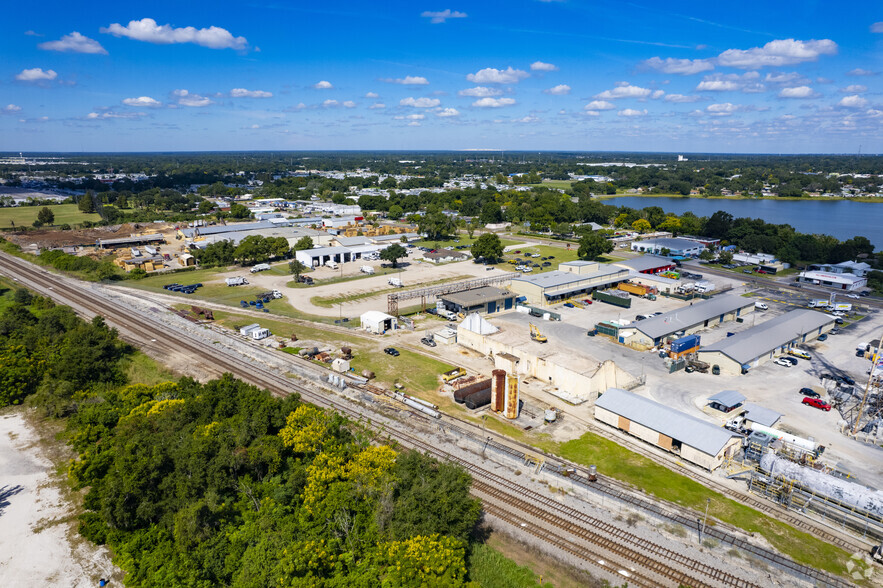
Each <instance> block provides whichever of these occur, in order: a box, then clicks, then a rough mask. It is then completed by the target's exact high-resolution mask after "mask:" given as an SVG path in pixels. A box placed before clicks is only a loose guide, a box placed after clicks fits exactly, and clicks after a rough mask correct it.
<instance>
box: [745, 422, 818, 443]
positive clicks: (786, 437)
mask: <svg viewBox="0 0 883 588" xmlns="http://www.w3.org/2000/svg"><path fill="white" fill-rule="evenodd" d="M748 420H751V419H750V418H749V419H748ZM748 428H750V429H751V430H752V431H758V432H760V433H766V434H767V435H769V436H770V437H773V438H774V439H781V440H782V441H784V442H785V443H790V444H791V445H796V446H797V447H800V448H802V449H806V450H807V451H815V450H816V449H818V447H819V444H818V443H816V442H815V441H810V440H809V439H804V438H803V437H796V436H794V435H792V434H791V433H786V432H784V431H780V430H778V429H773V428H772V427H765V426H763V425H759V424H757V423H755V422H752V423H751V424H750V425H749V427H748Z"/></svg>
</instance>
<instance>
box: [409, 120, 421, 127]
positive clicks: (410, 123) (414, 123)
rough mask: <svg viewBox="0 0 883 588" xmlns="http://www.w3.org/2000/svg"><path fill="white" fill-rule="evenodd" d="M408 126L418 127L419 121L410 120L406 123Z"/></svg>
mask: <svg viewBox="0 0 883 588" xmlns="http://www.w3.org/2000/svg"><path fill="white" fill-rule="evenodd" d="M408 126H409V127H419V126H420V123H419V122H417V121H416V120H415V121H411V122H409V123H408Z"/></svg>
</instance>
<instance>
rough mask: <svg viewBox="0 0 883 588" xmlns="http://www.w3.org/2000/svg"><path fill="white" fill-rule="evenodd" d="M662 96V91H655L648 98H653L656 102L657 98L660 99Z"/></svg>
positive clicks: (663, 93)
mask: <svg viewBox="0 0 883 588" xmlns="http://www.w3.org/2000/svg"><path fill="white" fill-rule="evenodd" d="M663 96H665V92H664V91H662V90H655V91H654V92H653V93H652V94H651V95H650V97H651V98H653V99H654V100H656V99H657V98H662V97H663Z"/></svg>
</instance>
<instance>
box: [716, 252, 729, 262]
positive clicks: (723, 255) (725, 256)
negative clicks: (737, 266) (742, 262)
mask: <svg viewBox="0 0 883 588" xmlns="http://www.w3.org/2000/svg"><path fill="white" fill-rule="evenodd" d="M717 259H718V261H719V262H720V263H721V264H722V265H729V264H731V263H733V252H732V251H721V252H720V253H719V254H718V256H717Z"/></svg>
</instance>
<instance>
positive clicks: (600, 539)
mask: <svg viewBox="0 0 883 588" xmlns="http://www.w3.org/2000/svg"><path fill="white" fill-rule="evenodd" d="M0 268H3V269H5V270H6V271H9V272H11V273H13V274H14V275H15V276H16V277H18V278H19V279H20V280H21V281H23V282H26V283H30V284H36V285H37V286H38V288H39V289H40V290H42V291H43V292H44V293H46V294H51V295H54V296H55V297H58V298H61V299H66V300H70V301H71V302H72V303H73V305H74V306H80V307H82V308H85V309H86V310H88V311H89V312H92V313H94V314H97V315H101V316H103V317H105V318H106V319H108V320H109V322H110V323H112V324H116V325H117V326H118V327H120V328H121V329H124V330H126V331H129V332H131V333H137V336H134V337H131V338H132V339H134V340H135V341H136V342H140V341H142V339H143V338H145V337H152V338H153V339H155V340H156V341H157V342H162V343H163V344H164V345H165V346H166V347H167V348H170V349H177V350H180V351H184V352H186V353H188V354H190V355H191V356H192V357H194V358H199V359H200V360H201V361H202V362H203V363H204V365H206V366H207V367H211V368H213V369H214V370H216V371H217V372H218V373H223V372H231V373H234V374H236V375H237V377H239V378H241V379H242V380H244V381H246V382H248V383H251V384H254V385H256V386H259V387H262V388H266V389H268V390H270V391H271V392H273V393H274V394H277V395H286V394H290V393H291V392H292V390H293V391H295V392H297V393H298V394H300V396H301V397H302V398H303V399H304V401H306V402H310V403H312V404H315V405H317V406H321V407H323V408H328V409H332V410H336V411H338V412H340V413H342V414H345V415H347V416H349V417H351V418H354V419H356V420H363V419H366V420H367V421H368V423H369V424H372V423H373V421H374V420H377V419H379V420H381V421H382V420H383V418H384V417H381V416H380V415H378V414H377V413H376V412H374V411H372V410H370V409H367V408H365V407H363V406H361V405H359V404H357V403H353V402H348V401H342V400H339V399H337V398H335V397H333V396H332V395H331V393H330V392H329V393H327V394H324V393H320V392H317V391H316V390H315V389H313V388H310V387H307V386H304V385H302V384H300V383H299V382H297V381H296V380H292V379H289V378H287V377H285V376H283V375H279V374H271V373H266V372H264V371H262V370H255V366H254V364H253V363H251V362H249V361H247V360H246V359H244V358H242V356H239V355H238V354H236V353H235V352H232V351H225V350H222V349H217V348H211V349H209V350H208V351H207V350H206V344H205V343H203V342H201V341H198V340H196V339H195V338H192V336H190V335H188V334H186V333H175V334H171V333H169V332H168V330H167V329H166V328H164V327H161V326H158V325H157V324H155V323H154V322H153V321H151V320H149V319H147V318H142V317H141V316H139V315H138V314H137V313H132V312H131V311H128V310H124V309H120V308H119V307H118V306H117V305H116V304H114V303H112V302H108V301H105V300H103V299H102V298H101V297H95V296H90V295H89V293H88V292H81V293H80V294H79V295H78V294H77V293H76V291H77V290H78V288H71V287H70V285H69V284H68V283H67V282H66V281H64V280H62V279H60V278H58V277H57V276H54V275H52V274H49V273H47V272H44V271H42V270H39V269H34V267H33V266H31V264H29V263H27V262H23V261H21V260H18V259H15V258H12V259H10V258H9V257H7V256H6V255H2V254H0ZM219 355H223V357H219ZM373 424H377V423H373ZM383 430H384V432H385V433H386V434H387V435H389V436H390V437H391V438H392V439H394V440H396V441H397V442H399V443H400V444H402V445H403V446H406V447H411V448H415V449H418V450H421V451H425V452H427V453H430V454H431V455H434V456H436V457H438V458H439V459H443V460H446V461H452V462H456V463H460V464H461V465H463V466H464V467H465V468H466V469H467V470H468V471H469V472H470V473H471V474H472V475H473V479H474V490H475V492H476V493H485V494H487V495H490V496H494V497H495V498H497V499H498V500H500V501H502V502H504V503H506V504H510V505H513V504H517V505H518V508H519V509H520V510H521V512H526V513H531V515H532V516H536V517H537V518H538V519H540V520H543V521H545V522H547V523H548V524H550V525H553V526H554V527H556V528H559V529H561V530H562V531H564V532H566V533H568V534H571V535H573V536H575V537H579V538H580V539H582V540H584V541H586V542H588V543H591V544H593V545H595V546H596V547H599V548H601V549H604V550H608V551H613V552H614V553H616V554H617V555H618V557H620V558H621V559H622V560H624V561H625V562H628V563H630V564H631V565H632V566H638V567H640V568H642V569H644V570H650V571H652V572H653V573H655V574H658V575H660V576H663V577H665V578H667V579H668V580H669V581H671V582H672V583H673V584H674V585H677V584H679V583H685V584H687V585H691V586H704V585H709V586H711V585H715V586H716V585H721V584H723V585H728V586H753V584H751V583H750V582H747V581H746V580H744V579H742V578H738V577H736V576H734V575H732V574H730V573H729V572H725V571H723V570H719V569H717V568H714V567H712V566H708V565H707V564H703V563H702V562H698V561H696V560H693V559H691V558H689V557H687V556H685V555H683V554H681V553H678V552H675V551H672V550H669V549H667V548H665V547H663V546H660V545H658V544H655V543H653V542H651V541H649V540H646V539H643V538H640V537H638V536H636V535H634V534H631V533H629V532H627V531H625V530H623V529H620V528H619V527H616V526H615V525H611V524H610V523H607V522H605V521H601V520H600V519H597V518H595V517H589V516H588V515H586V514H584V513H582V512H581V511H578V510H576V509H574V508H572V507H569V506H566V505H563V504H561V503H558V502H557V501H555V500H554V499H551V498H549V497H548V496H544V495H542V494H540V493H537V492H535V491H533V490H531V489H529V488H526V487H524V486H522V485H519V484H517V483H515V482H513V481H511V480H508V479H506V478H503V477H502V476H499V475H497V474H494V473H493V472H489V471H487V470H484V469H483V468H480V467H478V466H476V465H475V464H473V463H471V462H468V461H466V460H464V459H462V458H460V457H457V456H455V455H453V454H450V453H448V452H445V451H443V450H441V449H439V448H437V447H434V446H432V445H430V444H428V443H426V442H424V441H422V440H421V439H418V438H416V437H414V436H412V435H408V434H406V433H403V432H401V431H399V430H397V429H396V428H394V427H390V426H384V427H383ZM488 508H489V509H494V510H493V514H495V515H497V516H499V517H500V518H501V519H503V520H505V521H507V522H509V523H510V524H514V525H516V526H520V524H521V523H522V522H523V520H519V519H518V516H517V515H515V514H513V513H511V512H510V511H509V510H507V509H502V508H499V507H494V506H488ZM599 528H600V529H602V530H603V533H598V532H597V530H596V529H599ZM537 532H539V531H537ZM542 533H543V534H544V535H545V536H546V538H548V536H549V531H548V529H547V530H545V531H542ZM534 534H535V535H536V533H534ZM550 543H551V544H552V545H555V542H553V541H550ZM558 543H559V545H557V546H558V547H561V545H564V546H565V547H568V548H569V549H567V550H568V551H570V550H572V549H577V548H578V546H577V545H576V544H572V545H571V544H570V543H565V540H564V539H560V540H559V541H558ZM571 543H572V542H571ZM628 544H631V545H632V547H629V545H628ZM582 549H583V550H584V553H583V554H582V555H579V557H581V558H583V559H585V560H586V561H589V562H591V561H597V558H595V559H592V558H593V556H594V553H593V552H592V551H591V550H588V549H586V548H582ZM765 559H767V558H766V557H765ZM776 559H777V560H780V561H775V563H777V564H778V565H783V567H785V568H786V569H789V570H790V571H793V572H795V573H797V574H799V575H801V576H804V577H809V578H813V579H815V580H817V581H819V582H822V583H823V584H825V585H830V586H837V587H839V586H844V587H845V586H850V584H849V583H846V582H844V581H842V580H841V579H840V578H837V577H835V576H833V575H831V574H828V573H826V572H822V571H819V570H815V569H814V568H809V567H807V566H802V565H800V564H796V563H794V562H791V561H790V560H787V559H786V558H782V557H781V556H777V558H776ZM787 564H790V565H787ZM596 565H597V564H596ZM680 567H686V568H687V570H688V571H684V570H682V569H680ZM629 573H635V574H636V575H635V577H634V578H633V580H634V581H635V582H637V581H638V580H639V579H642V583H643V581H647V582H649V583H648V584H647V585H656V584H654V583H653V582H652V581H650V580H649V579H648V578H650V576H647V577H646V578H644V577H643V576H642V574H644V572H637V571H636V572H629ZM678 577H680V578H681V579H680V580H679V579H678ZM685 579H687V580H689V581H684V580H685ZM706 582H713V583H711V584H706Z"/></svg>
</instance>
